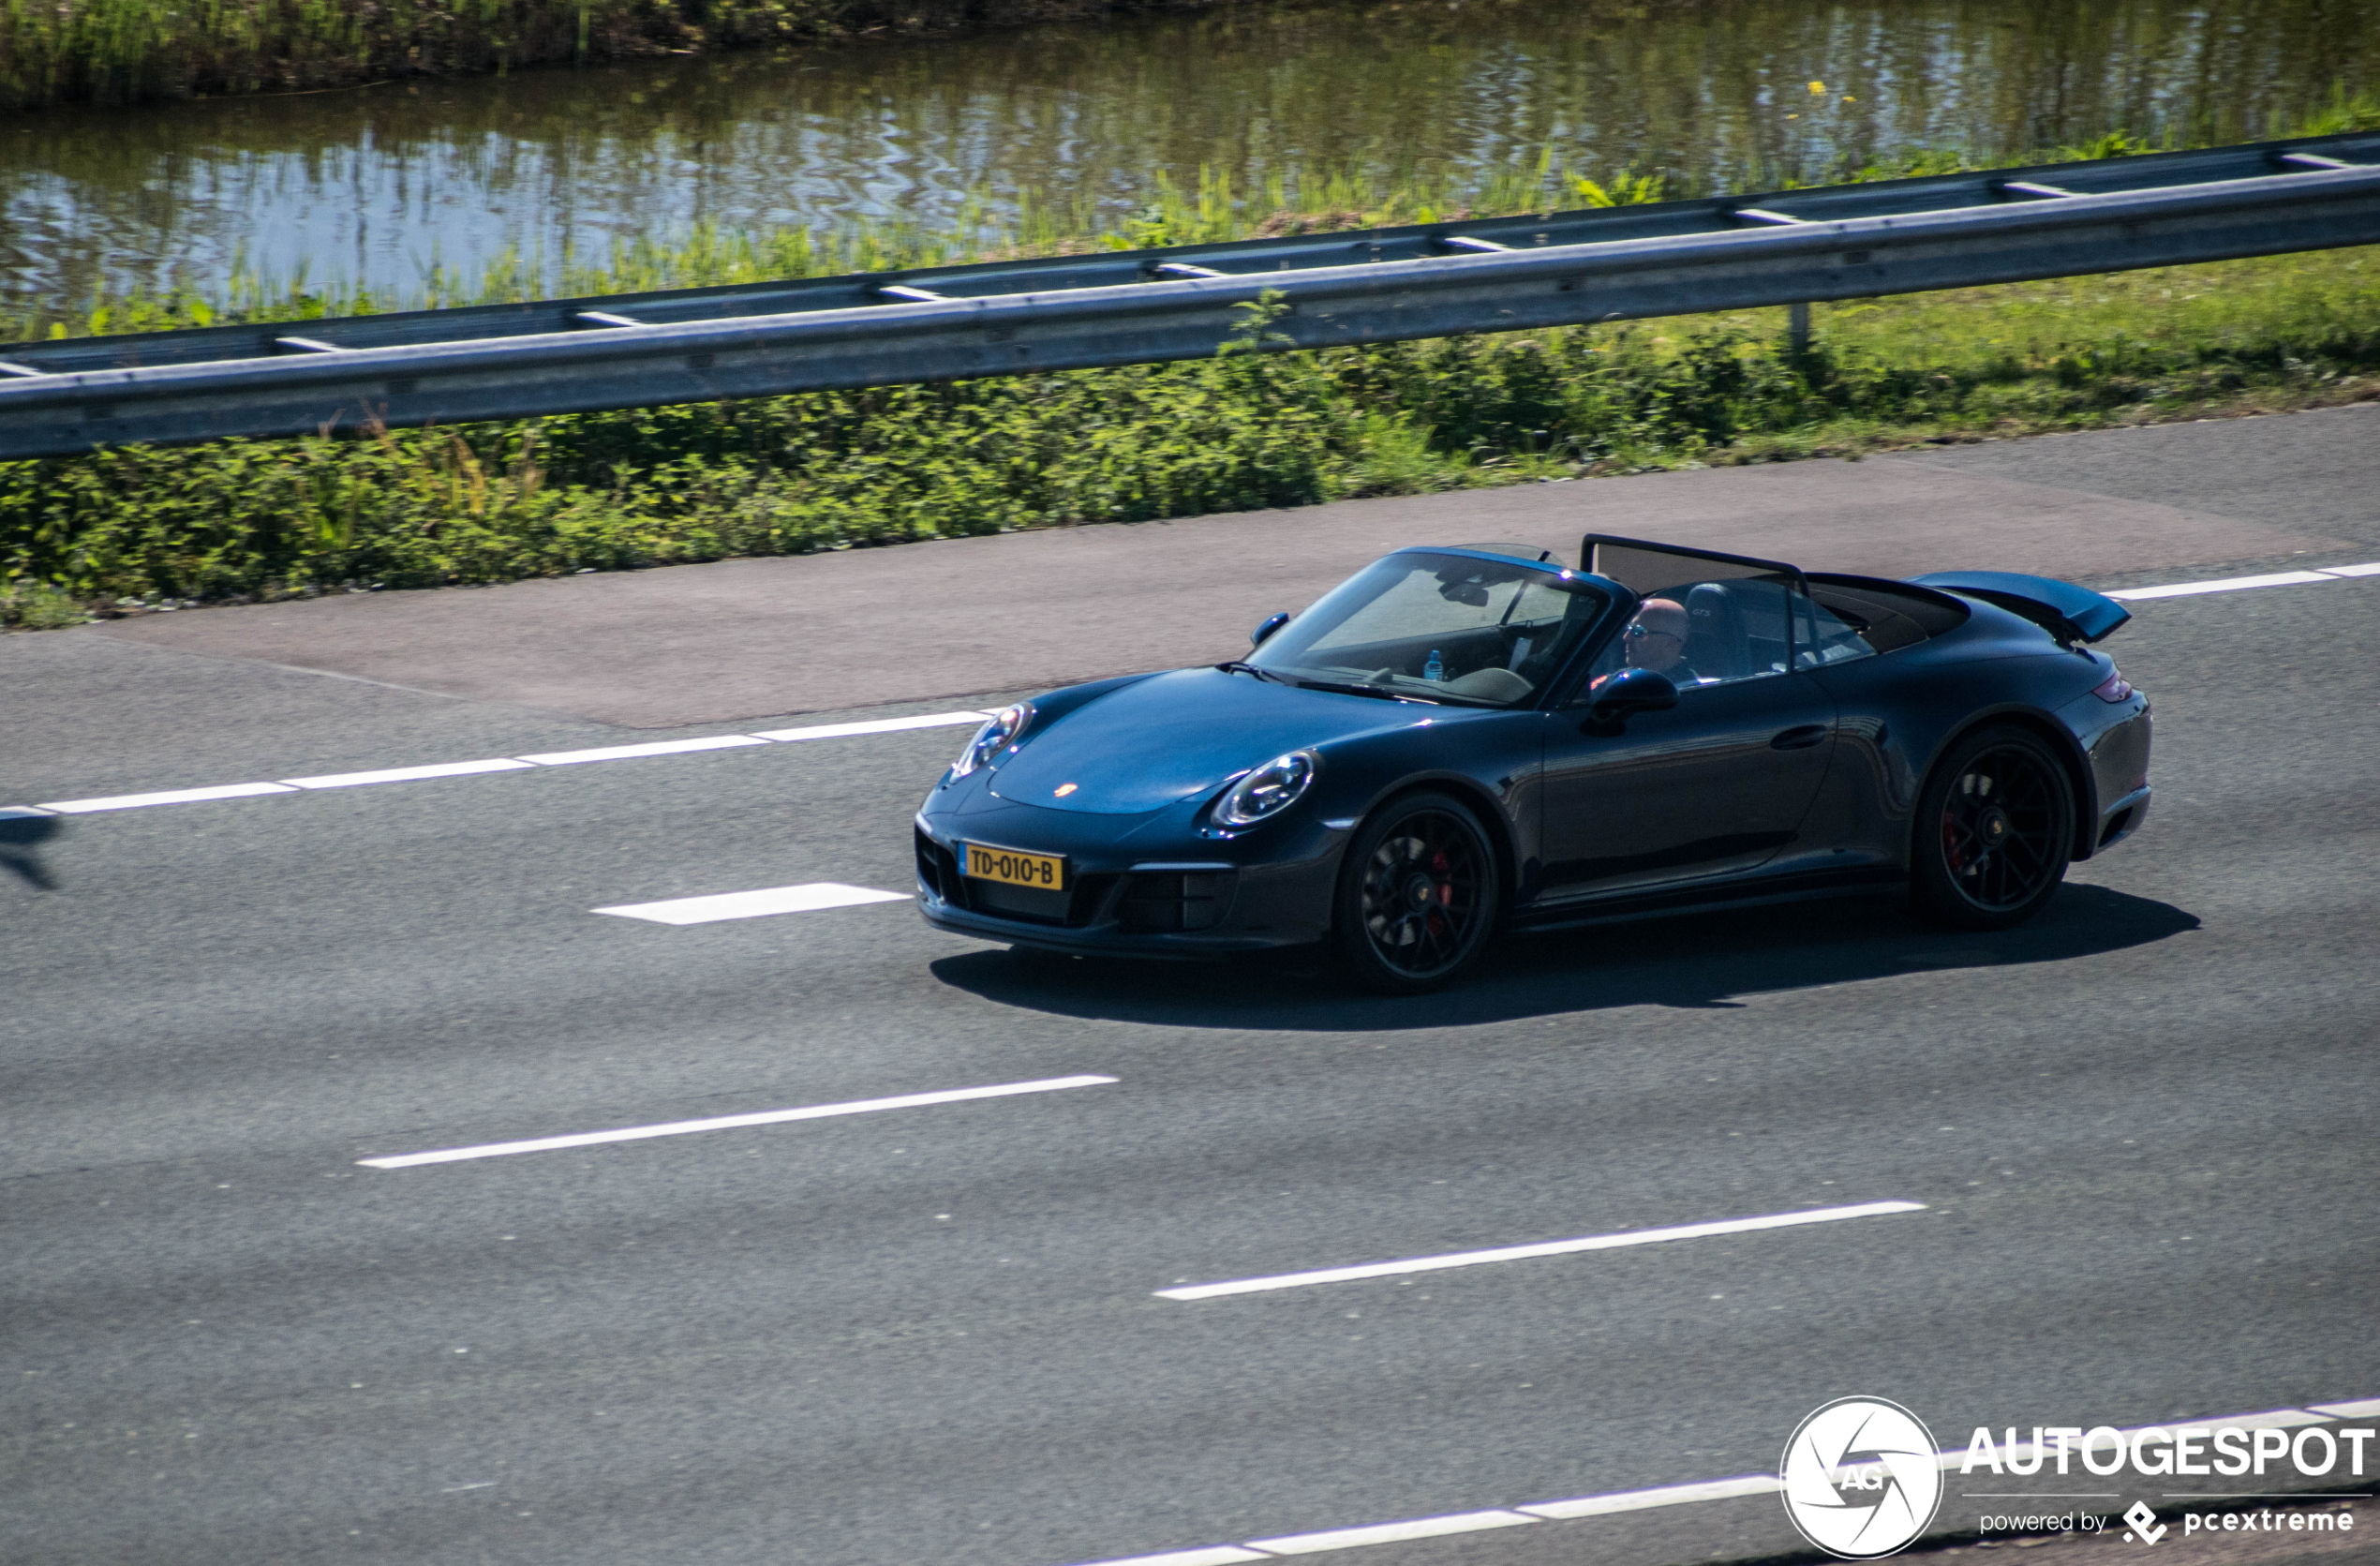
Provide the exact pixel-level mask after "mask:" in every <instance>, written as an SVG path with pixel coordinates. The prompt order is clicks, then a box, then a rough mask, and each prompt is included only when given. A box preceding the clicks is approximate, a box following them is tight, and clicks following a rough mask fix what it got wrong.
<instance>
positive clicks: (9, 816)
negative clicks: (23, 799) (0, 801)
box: [0, 805, 57, 821]
mask: <svg viewBox="0 0 2380 1566" xmlns="http://www.w3.org/2000/svg"><path fill="white" fill-rule="evenodd" d="M55 814H57V812H56V811H52V810H43V809H42V808H41V807H40V806H39V805H0V821H31V820H34V819H36V818H37V817H40V816H45V815H55Z"/></svg>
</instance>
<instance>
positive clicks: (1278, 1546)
mask: <svg viewBox="0 0 2380 1566" xmlns="http://www.w3.org/2000/svg"><path fill="white" fill-rule="evenodd" d="M1535 1521H1537V1519H1536V1518H1535V1517H1524V1516H1522V1515H1521V1514H1519V1513H1518V1512H1465V1513H1463V1514H1460V1515H1457V1516H1452V1517H1416V1518H1415V1519H1414V1520H1413V1521H1411V1522H1409V1523H1378V1524H1376V1525H1374V1526H1373V1527H1371V1528H1334V1529H1331V1530H1330V1531H1329V1532H1327V1533H1292V1534H1290V1535H1288V1536H1287V1537H1286V1538H1281V1539H1251V1540H1249V1541H1248V1547H1249V1548H1250V1549H1252V1550H1263V1551H1265V1552H1266V1553H1267V1554H1270V1555H1315V1554H1318V1553H1319V1552H1321V1551H1323V1550H1346V1549H1354V1548H1356V1547H1357V1546H1359V1545H1362V1544H1404V1543H1405V1542H1406V1540H1408V1539H1437V1538H1441V1537H1443V1536H1445V1535H1446V1534H1449V1533H1477V1532H1479V1531H1480V1529H1490V1528H1511V1527H1513V1526H1515V1525H1516V1524H1520V1523H1533V1522H1535Z"/></svg>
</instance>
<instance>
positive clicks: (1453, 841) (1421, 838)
mask: <svg viewBox="0 0 2380 1566" xmlns="http://www.w3.org/2000/svg"><path fill="white" fill-rule="evenodd" d="M1497 897H1498V876H1497V874H1496V864H1495V853H1494V851H1493V850H1492V849H1491V848H1490V847H1489V844H1488V838H1487V834H1486V833H1485V832H1484V831H1482V830H1480V822H1479V818H1478V817H1477V816H1476V815H1474V814H1472V813H1471V811H1470V809H1469V807H1467V806H1465V804H1463V802H1462V801H1460V800H1458V799H1453V798H1448V797H1447V796H1446V795H1443V794H1408V795H1406V797H1405V798H1401V799H1393V800H1391V801H1390V802H1389V803H1388V804H1387V805H1385V806H1383V807H1382V808H1381V809H1380V810H1379V811H1378V812H1377V813H1375V814H1374V815H1373V817H1372V819H1371V820H1369V821H1367V822H1365V823H1364V824H1363V828H1362V829H1361V831H1359V832H1357V833H1356V836H1355V841H1354V842H1353V843H1349V844H1348V845H1347V857H1346V859H1345V860H1344V861H1343V863H1342V865H1341V868H1340V871H1339V890H1338V903H1337V906H1336V907H1335V909H1334V910H1333V915H1334V917H1333V918H1332V920H1331V924H1332V928H1333V929H1334V931H1335V932H1336V937H1337V941H1338V946H1339V954H1340V956H1341V957H1342V958H1343V959H1344V960H1345V961H1346V965H1347V967H1348V969H1349V970H1350V971H1351V972H1352V973H1353V975H1354V976H1355V977H1356V978H1357V979H1358V980H1360V981H1361V983H1363V984H1365V985H1366V986H1368V987H1370V988H1372V989H1375V990H1380V991H1385V992H1389V993H1391V994H1418V993H1420V992H1422V991H1424V990H1435V989H1436V988H1438V987H1439V986H1440V985H1443V984H1448V983H1451V982H1452V981H1453V980H1455V979H1456V978H1459V977H1462V975H1463V974H1464V973H1465V971H1466V970H1468V969H1469V968H1470V967H1471V965H1472V964H1473V963H1475V962H1478V961H1479V959H1480V952H1481V951H1483V950H1484V949H1486V947H1487V941H1488V936H1489V934H1490V933H1491V932H1493V931H1494V930H1495V911H1496V906H1497Z"/></svg>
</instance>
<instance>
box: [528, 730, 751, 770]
mask: <svg viewBox="0 0 2380 1566" xmlns="http://www.w3.org/2000/svg"><path fill="white" fill-rule="evenodd" d="M767 743H768V741H767V740H766V739H763V738H759V737H758V736H757V735H751V734H714V735H712V736H710V737H709V738H706V739H656V740H653V741H651V742H650V743H647V744H643V745H605V746H603V747H602V749H600V750H593V751H548V752H546V753H544V754H543V755H525V756H522V757H521V758H520V759H521V760H523V761H527V762H531V763H534V764H535V765H537V766H539V767H576V766H578V765H580V764H581V763H583V762H589V761H633V760H634V759H636V758H637V757H638V756H648V755H688V754H691V753H693V752H695V751H726V750H733V749H735V748H736V746H738V745H766V744H767Z"/></svg>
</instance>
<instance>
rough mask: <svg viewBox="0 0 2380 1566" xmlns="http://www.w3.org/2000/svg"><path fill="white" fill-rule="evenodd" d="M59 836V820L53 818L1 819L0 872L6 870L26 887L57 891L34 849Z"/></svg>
mask: <svg viewBox="0 0 2380 1566" xmlns="http://www.w3.org/2000/svg"><path fill="white" fill-rule="evenodd" d="M57 833H58V818H57V817H56V816H54V815H33V816H23V815H19V816H9V817H7V818H5V819H0V870H5V871H7V872H9V873H11V874H13V875H15V876H16V877H17V878H18V879H19V880H21V881H22V882H24V883H25V884H26V885H27V886H31V887H39V888H40V889H41V890H43V891H45V892H46V891H54V890H55V889H56V888H57V885H58V883H57V881H56V879H55V878H54V877H52V875H51V873H50V867H49V866H47V865H45V864H43V863H42V862H41V858H40V856H39V855H37V854H36V853H35V852H34V848H35V846H36V845H37V844H39V843H46V842H48V841H49V840H50V839H52V838H53V837H55V836H57Z"/></svg>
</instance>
